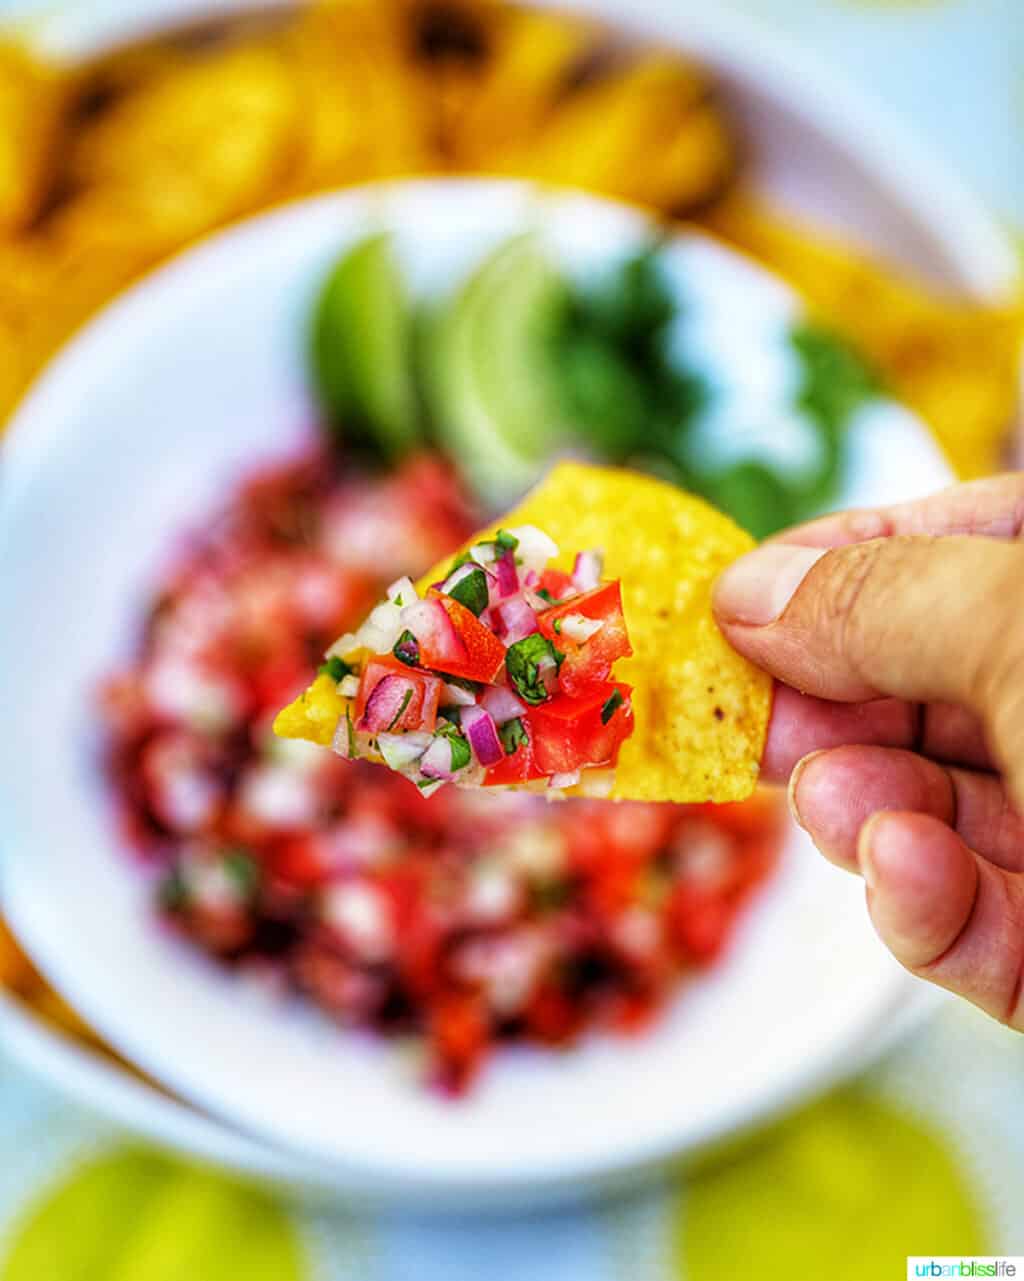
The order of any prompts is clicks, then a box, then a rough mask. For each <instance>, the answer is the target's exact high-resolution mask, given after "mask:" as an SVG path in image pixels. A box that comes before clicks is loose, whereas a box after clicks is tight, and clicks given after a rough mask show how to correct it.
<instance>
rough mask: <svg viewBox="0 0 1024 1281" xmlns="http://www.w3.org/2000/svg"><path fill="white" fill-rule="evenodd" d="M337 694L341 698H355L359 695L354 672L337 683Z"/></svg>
mask: <svg viewBox="0 0 1024 1281" xmlns="http://www.w3.org/2000/svg"><path fill="white" fill-rule="evenodd" d="M338 693H339V694H340V695H341V696H342V698H355V696H356V695H357V694H358V693H359V677H358V676H357V675H356V674H355V673H354V672H349V674H348V675H347V676H343V677H342V678H341V680H340V681H338Z"/></svg>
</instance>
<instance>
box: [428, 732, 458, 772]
mask: <svg viewBox="0 0 1024 1281" xmlns="http://www.w3.org/2000/svg"><path fill="white" fill-rule="evenodd" d="M420 773H421V774H422V775H423V776H424V778H438V779H442V780H444V781H445V782H447V781H448V780H449V779H452V778H454V777H455V771H454V770H453V769H452V745H451V743H450V742H449V741H448V739H447V738H443V737H442V736H441V735H437V736H435V738H434V741H433V742H432V743H431V744H430V746H429V747H428V748H427V750H426V751H425V752H424V753H423V755H422V756H421V757H420Z"/></svg>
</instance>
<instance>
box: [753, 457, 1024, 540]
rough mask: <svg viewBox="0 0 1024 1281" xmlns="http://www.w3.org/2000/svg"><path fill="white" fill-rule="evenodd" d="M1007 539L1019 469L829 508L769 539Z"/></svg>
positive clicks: (1019, 514) (1021, 477)
mask: <svg viewBox="0 0 1024 1281" xmlns="http://www.w3.org/2000/svg"><path fill="white" fill-rule="evenodd" d="M956 534H965V535H974V536H975V537H978V538H1004V539H1013V538H1021V537H1022V536H1024V472H1009V473H1007V474H1006V475H1003V476H992V477H988V478H987V479H985V480H976V481H971V482H970V483H968V484H964V485H954V486H953V487H952V488H951V489H943V490H940V491H939V492H938V493H937V494H929V495H928V497H927V498H921V499H918V500H916V501H914V502H908V503H896V504H894V505H892V506H890V507H876V508H870V507H867V508H861V509H857V510H853V511H844V512H835V513H833V514H832V515H830V516H822V517H821V518H820V519H818V520H812V521H809V522H808V523H807V524H805V525H796V526H794V527H793V528H792V529H784V530H782V531H781V532H780V533H778V534H776V535H775V536H774V537H773V538H770V539H768V540H767V541H769V542H775V543H798V544H801V545H803V546H805V547H847V546H849V545H850V544H851V543H865V542H868V541H869V540H870V539H873V538H892V537H895V536H898V535H930V536H932V537H940V538H941V537H947V536H949V535H956Z"/></svg>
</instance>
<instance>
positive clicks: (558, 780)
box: [548, 769, 580, 788]
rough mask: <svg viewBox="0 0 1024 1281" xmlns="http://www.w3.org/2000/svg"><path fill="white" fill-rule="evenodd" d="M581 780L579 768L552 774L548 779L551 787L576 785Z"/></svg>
mask: <svg viewBox="0 0 1024 1281" xmlns="http://www.w3.org/2000/svg"><path fill="white" fill-rule="evenodd" d="M579 781H580V772H579V770H578V769H574V770H571V771H569V772H567V773H565V774H552V775H551V778H550V779H549V780H548V786H549V787H559V788H561V787H575V786H576V784H577V783H578V782H579Z"/></svg>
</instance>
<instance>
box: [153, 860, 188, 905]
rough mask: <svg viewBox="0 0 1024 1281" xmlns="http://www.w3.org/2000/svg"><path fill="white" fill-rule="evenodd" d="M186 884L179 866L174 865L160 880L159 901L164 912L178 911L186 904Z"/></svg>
mask: <svg viewBox="0 0 1024 1281" xmlns="http://www.w3.org/2000/svg"><path fill="white" fill-rule="evenodd" d="M188 898H189V894H188V886H187V885H186V884H185V878H184V876H183V875H182V872H181V868H180V867H176V868H174V870H173V871H172V872H171V873H170V874H169V875H168V876H167V877H166V878H165V879H164V880H163V881H162V882H161V884H160V892H159V902H160V906H161V908H162V909H163V910H164V911H165V912H180V911H182V910H183V909H184V908H186V907H187V906H188Z"/></svg>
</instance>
